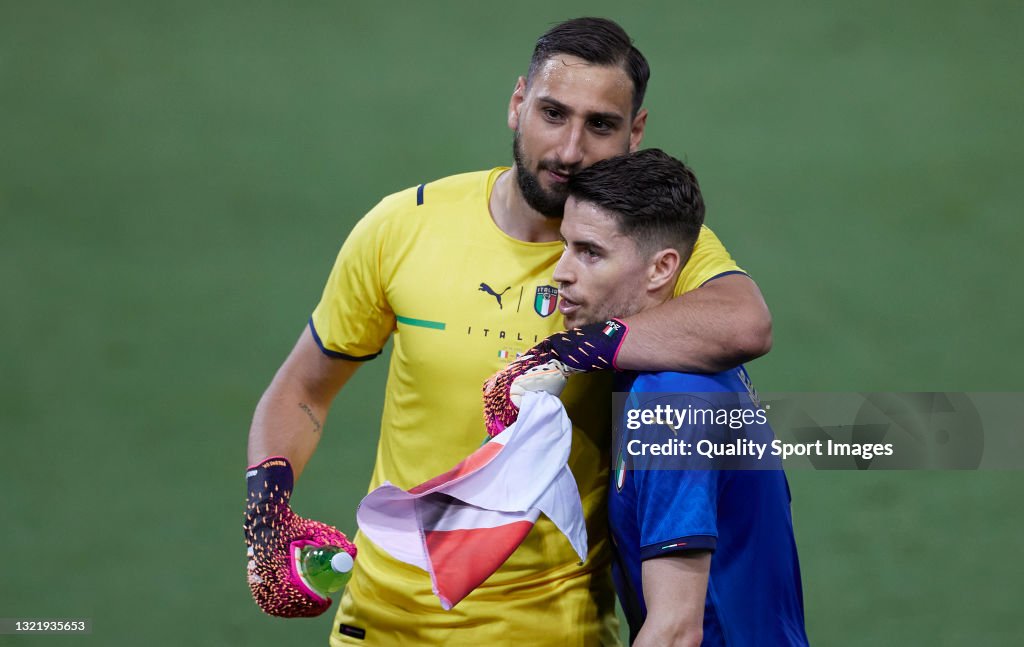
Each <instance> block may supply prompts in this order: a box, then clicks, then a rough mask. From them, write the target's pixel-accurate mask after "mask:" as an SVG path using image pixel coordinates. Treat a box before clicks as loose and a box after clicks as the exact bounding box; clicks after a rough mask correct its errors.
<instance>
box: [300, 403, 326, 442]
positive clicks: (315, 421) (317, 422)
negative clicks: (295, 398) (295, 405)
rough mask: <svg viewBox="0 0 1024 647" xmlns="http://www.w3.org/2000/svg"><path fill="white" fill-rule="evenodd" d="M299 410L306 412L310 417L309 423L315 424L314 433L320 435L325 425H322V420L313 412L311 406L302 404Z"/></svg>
mask: <svg viewBox="0 0 1024 647" xmlns="http://www.w3.org/2000/svg"><path fill="white" fill-rule="evenodd" d="M299 408H300V409H302V410H303V411H304V412H305V414H306V415H307V416H308V417H309V421H310V422H312V423H313V433H317V434H318V433H320V429H321V427H323V425H322V424H320V420H319V419H318V418H317V417H316V414H315V413H313V410H312V409H310V408H309V405H308V404H306V403H305V402H300V403H299Z"/></svg>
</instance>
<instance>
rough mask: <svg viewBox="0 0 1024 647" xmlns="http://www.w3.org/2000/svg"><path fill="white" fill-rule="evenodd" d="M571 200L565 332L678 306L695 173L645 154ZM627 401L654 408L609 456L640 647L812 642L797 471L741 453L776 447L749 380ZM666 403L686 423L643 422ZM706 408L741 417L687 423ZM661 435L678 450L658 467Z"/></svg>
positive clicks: (573, 189)
mask: <svg viewBox="0 0 1024 647" xmlns="http://www.w3.org/2000/svg"><path fill="white" fill-rule="evenodd" d="M568 193H569V197H568V200H567V202H566V204H565V214H564V218H563V220H562V225H561V234H562V238H563V240H564V243H565V250H564V252H563V254H562V257H561V259H560V260H559V262H558V264H557V266H556V268H555V272H554V279H555V281H556V282H557V283H558V285H559V310H560V311H561V313H562V315H563V317H564V319H565V325H566V328H575V327H578V326H582V325H587V324H595V323H601V322H606V323H607V326H608V329H611V328H614V327H616V326H624V325H625V324H624V323H623V322H622V321H620V320H619V319H616V317H629V316H632V315H635V314H637V313H639V312H642V311H643V310H645V309H647V308H650V307H653V306H656V305H658V304H660V303H662V302H664V301H665V300H667V299H669V298H671V297H672V287H673V285H674V284H675V282H676V277H677V276H678V274H679V271H680V269H681V268H682V267H683V265H684V264H685V263H686V260H687V258H688V256H689V254H690V250H691V249H692V246H693V243H694V241H695V240H696V238H697V235H698V233H699V232H700V229H701V226H702V224H703V221H704V211H705V207H704V201H703V198H702V196H701V193H700V187H699V186H698V183H697V179H696V177H695V176H694V174H693V172H692V171H691V170H690V169H689V168H687V167H686V166H685V165H684V164H683V163H682V162H680V161H679V160H676V159H674V158H672V157H670V156H669V155H666V154H665V153H663V152H661V151H659V150H656V149H648V150H643V151H639V152H636V153H631V154H628V155H623V156H620V157H615V158H612V159H609V160H605V161H602V162H598V163H596V164H594V165H593V166H591V167H589V168H588V169H585V170H583V171H580V172H579V173H578V174H576V175H574V176H573V177H572V178H571V179H570V180H569V183H568ZM616 391H617V392H626V394H627V395H626V396H625V397H626V398H627V403H626V406H625V407H624V410H625V409H626V408H628V409H632V410H633V411H641V412H642V411H644V410H647V411H651V412H652V415H649V416H647V420H644V421H643V422H644V424H641V416H633V417H632V418H631V420H629V421H627V422H628V423H630V424H627V425H625V426H624V432H623V433H617V434H616V438H615V443H616V446H613V447H612V457H613V461H614V464H613V466H612V467H613V469H612V472H611V487H610V490H609V493H610V494H609V522H610V525H611V532H612V537H613V540H614V545H615V549H616V559H615V564H614V576H615V584H616V589H617V591H618V594H619V599H620V602H621V603H622V606H623V609H624V610H625V612H626V616H627V619H628V620H629V625H630V637H631V641H632V643H633V645H637V646H640V645H644V646H646V645H658V646H664V645H755V644H756V645H806V644H807V636H806V633H805V630H804V613H803V598H802V593H801V587H800V569H799V564H798V561H797V552H796V544H795V542H794V538H793V525H792V517H791V513H790V498H789V487H788V484H787V481H786V476H785V473H784V472H783V471H782V470H781V464H780V462H779V461H778V459H777V458H775V459H773V458H772V457H771V455H770V452H765V453H764V454H762V455H760V456H758V455H757V454H756V452H755V453H753V455H752V456H750V457H746V458H744V457H738V456H736V455H735V454H736V453H739V452H741V451H742V452H745V451H746V450H747V449H748V448H752V447H755V446H758V445H760V446H761V447H764V446H766V445H767V446H770V439H771V437H772V432H771V429H770V428H769V427H768V425H767V423H766V421H765V419H764V418H763V410H762V411H760V413H758V411H759V407H758V405H757V400H756V395H755V393H754V391H753V388H752V386H751V385H750V380H749V377H748V376H747V374H746V371H745V370H744V369H743V367H742V366H738V367H735V368H733V369H730V370H726V371H723V372H720V373H713V374H696V373H678V372H637V371H620V372H617V373H616ZM664 403H669V404H670V405H671V413H670V409H669V407H668V406H663V407H662V410H661V413H662V414H665V415H666V416H668V415H672V414H674V416H675V417H674V418H666V419H664V420H657V421H655V422H657V423H660V424H647V423H650V422H652V421H653V420H654V418H656V417H657V416H656V415H654V414H655V413H657V406H656V405H657V404H664ZM697 410H709V411H717V412H722V411H727V412H728V413H729V415H728V416H726V418H725V419H724V420H725V422H724V424H716V421H715V420H711V421H709V422H698V421H696V420H695V417H694V416H691V418H689V419H687V418H686V415H687V414H692V413H693V412H694V411H697ZM734 413H739V414H741V415H739V416H736V415H732V414H734ZM717 422H718V423H722V422H723V419H720V420H718V421H717ZM631 428H632V429H631ZM659 429H660V430H662V431H659ZM666 429H668V430H670V431H671V432H672V433H667V434H666V433H664V430H666ZM659 434H660V435H659ZM726 437H728V442H726V440H727V438H726ZM655 440H657V441H658V442H660V441H663V440H670V441H672V442H669V443H666V444H664V445H662V447H663V448H671V447H674V448H676V449H675V450H673V451H676V452H678V454H679V455H677V456H672V455H668V456H665V455H661V456H651V455H650V453H649V452H648V451H646V450H645V449H644V448H645V447H647V448H648V449H649V448H650V446H651V445H652V444H655V442H654V441H655ZM701 441H703V442H701ZM680 443H682V444H680ZM687 443H688V444H689V445H688V446H689V450H688V452H689V457H688V458H687V457H684V456H682V455H683V454H686V453H687V449H686V448H687ZM698 443H700V444H701V446H702V449H703V451H701V452H700V453H699V455H698V452H697V451H696V450H695V445H697V444H698ZM679 448H682V449H679ZM712 448H715V449H717V450H721V452H722V453H730V452H731V454H732V455H731V456H730V458H729V460H728V462H721V461H720V460H715V459H714V456H716V454H715V453H714V452H713V449H712ZM658 451H659V453H661V452H664V449H661V450H658ZM667 453H669V454H671V453H672V452H667ZM701 461H703V464H702V463H701ZM723 468H727V469H723ZM735 468H741V469H735Z"/></svg>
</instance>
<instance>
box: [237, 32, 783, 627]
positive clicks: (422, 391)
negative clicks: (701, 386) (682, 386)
mask: <svg viewBox="0 0 1024 647" xmlns="http://www.w3.org/2000/svg"><path fill="white" fill-rule="evenodd" d="M648 77H649V68H648V64H647V61H646V60H645V58H644V57H643V55H642V54H641V53H640V52H639V51H638V50H637V49H636V48H635V47H634V46H633V44H632V41H631V40H630V38H629V36H628V35H627V34H626V33H625V32H624V31H623V30H622V28H621V27H619V25H617V24H616V23H614V22H612V21H609V20H604V19H598V18H580V19H575V20H569V21H566V22H563V23H561V24H558V25H556V26H554V27H552V28H551V29H550V30H548V31H547V32H546V33H545V34H543V35H542V36H541V37H540V39H539V40H538V41H537V43H536V46H535V49H534V52H533V57H532V59H531V61H530V66H529V69H528V71H527V74H526V75H525V76H523V77H520V78H519V79H518V81H517V82H516V85H515V89H514V91H513V93H512V96H511V99H510V101H509V105H508V126H509V128H510V129H511V130H512V131H513V144H514V146H513V152H514V161H513V164H512V166H511V168H505V167H497V168H493V169H489V170H484V171H479V172H474V173H466V174H463V175H455V176H451V177H447V178H442V179H437V180H429V179H428V181H425V182H423V183H422V184H420V185H418V186H415V187H411V188H409V189H407V190H404V191H400V192H398V193H395V194H393V195H390V196H388V197H386V198H384V199H383V200H382V201H381V202H380V203H379V204H378V205H377V206H376V207H374V208H373V209H372V210H371V211H370V212H369V213H368V214H366V216H365V217H364V218H363V219H362V220H361V221H360V222H359V224H357V225H356V227H355V228H354V229H353V231H352V232H351V234H350V235H349V237H348V239H347V240H346V241H345V243H344V245H343V246H342V248H341V251H340V253H339V254H338V257H337V260H336V263H335V266H334V268H333V270H332V271H331V273H330V275H329V277H328V279H327V283H326V286H325V288H324V291H323V295H322V297H321V300H320V302H319V304H318V305H317V306H316V308H315V309H314V310H313V313H312V316H311V317H310V319H309V322H308V325H307V326H306V328H305V330H304V331H303V332H302V334H301V336H300V337H299V340H298V342H297V344H296V345H295V348H294V349H293V351H292V352H291V354H290V355H289V357H288V358H287V360H285V362H284V364H283V366H282V367H281V368H280V370H279V371H278V372H277V375H276V376H275V377H274V379H273V381H272V383H271V385H270V387H269V388H268V389H267V391H266V393H265V394H264V395H263V397H262V399H261V400H260V403H259V405H258V406H257V409H256V413H255V416H254V419H253V424H252V428H251V430H250V434H249V449H248V457H249V463H250V465H251V466H252V467H251V469H250V472H249V473H250V475H251V476H250V481H251V483H250V485H251V487H250V488H249V494H250V501H249V506H248V511H247V514H246V521H245V524H246V538H247V541H248V543H249V547H250V549H251V550H250V553H251V555H252V558H251V559H250V562H249V583H250V587H251V588H252V590H253V594H254V597H255V598H256V600H257V602H258V603H259V604H260V606H261V608H263V610H264V611H266V612H268V613H273V614H276V615H285V616H295V615H315V614H317V613H321V612H322V611H323V610H324V609H326V608H327V606H329V604H330V602H329V601H327V600H326V599H322V598H321V599H318V598H314V597H310V596H309V595H308V592H306V591H303V590H302V589H301V587H296V586H295V582H294V580H293V579H292V578H291V577H289V574H288V573H287V572H284V571H285V570H287V569H289V568H290V564H289V560H288V559H287V558H286V557H283V556H282V551H284V550H286V549H287V546H289V545H291V544H293V543H294V542H302V541H313V542H322V541H330V540H334V541H338V542H340V541H341V540H342V539H343V536H339V535H340V533H338V534H337V535H335V534H334V533H336V532H337V531H336V530H334V529H333V528H331V527H330V526H326V525H324V524H320V523H317V522H312V521H309V520H306V519H303V518H302V517H300V516H298V515H296V514H295V513H293V512H292V510H291V498H292V496H291V495H292V487H291V486H292V482H293V480H298V478H299V476H300V474H301V472H302V469H303V468H304V467H305V466H306V464H307V462H308V461H309V459H310V458H311V456H312V455H313V452H314V450H315V449H316V446H317V442H318V441H319V439H320V432H321V428H322V426H323V424H324V422H325V419H326V417H327V412H328V409H329V408H330V406H331V402H332V401H333V399H334V397H335V395H336V394H337V393H338V391H339V390H340V389H341V388H342V387H343V385H344V384H345V383H346V381H347V380H348V379H349V378H350V377H351V376H352V374H353V373H354V372H355V370H356V369H357V368H358V367H359V366H360V365H361V364H362V362H365V361H368V360H371V359H373V358H374V357H376V356H377V355H378V354H380V352H381V349H382V348H383V346H384V344H385V342H386V341H387V339H388V338H389V337H393V339H394V350H393V353H392V356H391V364H390V369H389V374H388V382H387V387H386V394H385V402H384V411H383V414H382V421H381V431H380V441H379V445H378V450H377V459H376V462H375V465H374V471H373V477H372V480H371V482H370V484H369V486H370V488H373V487H376V486H378V485H380V484H381V483H383V482H384V481H390V482H391V483H394V484H395V485H397V486H398V487H401V488H409V487H411V486H413V485H416V484H418V483H421V482H423V481H425V480H427V479H428V478H430V477H433V476H435V475H437V474H439V473H441V472H443V471H445V470H447V469H448V468H450V467H452V466H453V465H455V464H456V463H458V462H459V461H460V460H461V459H463V458H465V457H466V456H467V455H469V454H470V453H471V452H472V451H473V450H474V449H476V448H477V447H478V446H479V444H480V441H481V438H483V437H484V433H485V427H484V423H483V415H482V411H481V405H480V385H481V384H482V382H483V381H484V380H485V379H486V378H487V377H488V376H489V375H491V374H493V373H495V372H496V371H498V370H499V369H501V368H503V367H504V366H505V365H506V364H507V363H508V362H509V361H511V360H513V359H515V358H516V356H517V354H519V353H522V352H524V351H526V350H527V349H529V348H531V347H533V346H535V345H536V344H538V343H539V342H541V341H542V340H544V339H545V338H546V337H548V336H550V335H552V334H554V333H556V332H557V331H559V330H560V329H561V318H560V317H559V316H558V315H557V313H558V306H559V303H558V291H557V288H556V287H555V283H554V282H553V281H552V271H553V269H554V266H555V264H556V262H557V261H558V259H559V256H560V255H561V252H562V243H561V241H560V238H559V225H560V222H561V216H562V209H563V206H564V203H565V198H566V190H565V185H566V182H567V181H568V179H569V178H570V177H572V175H573V174H574V173H576V172H578V171H579V170H581V169H584V168H586V167H588V166H590V165H591V164H593V163H595V162H597V161H599V160H602V159H606V158H609V157H612V156H615V155H618V154H621V153H625V152H627V151H633V150H636V149H637V147H638V146H639V145H640V142H641V140H642V139H643V135H644V128H645V126H646V123H647V111H646V110H645V109H644V108H643V107H642V104H643V97H644V92H645V89H646V85H647V80H648ZM674 294H675V295H676V296H675V298H673V299H671V300H669V301H668V302H666V303H665V304H663V305H661V306H658V307H655V308H651V309H650V310H646V311H644V312H643V313H641V314H639V315H637V316H635V317H630V318H627V319H626V320H625V321H626V323H627V324H628V327H629V328H628V329H629V333H628V335H626V334H625V330H622V331H615V336H614V338H613V339H612V340H611V342H610V345H606V352H607V353H609V355H608V356H607V357H597V358H595V360H594V362H593V363H592V364H588V365H587V368H590V369H593V372H591V373H587V374H585V375H580V376H577V377H575V378H574V379H573V380H571V381H570V384H569V386H568V388H567V389H566V390H565V392H564V393H563V394H562V400H563V402H564V404H565V406H566V408H567V410H568V413H569V416H570V418H571V419H572V421H573V424H574V430H573V448H572V455H571V456H570V459H569V464H570V467H571V469H572V472H573V474H574V475H575V477H576V480H577V485H578V487H579V491H580V495H581V498H582V502H583V507H584V513H585V515H586V521H587V531H588V534H589V536H590V553H589V555H588V558H587V560H586V561H585V562H584V563H583V564H579V563H578V558H577V557H576V556H575V553H574V552H573V549H572V547H571V546H570V545H569V543H568V542H567V541H566V539H565V537H564V536H562V535H561V533H559V532H558V531H557V530H556V529H555V527H554V526H553V525H552V524H551V523H550V522H549V521H547V520H546V519H543V518H542V519H540V520H539V521H538V523H537V524H536V526H535V527H534V529H533V530H532V531H531V532H530V534H529V535H528V536H527V538H526V539H525V541H524V542H523V544H522V546H521V547H520V548H519V549H518V550H517V551H516V552H515V553H514V554H513V555H512V557H511V558H510V559H509V560H508V561H507V562H506V563H505V565H504V566H503V567H502V568H500V569H499V570H498V571H497V572H496V573H495V574H494V575H493V576H492V577H491V578H490V579H488V580H487V581H486V582H484V584H483V585H481V586H480V587H479V588H478V589H477V590H475V591H474V592H473V593H472V594H470V595H469V596H468V597H467V598H466V599H465V600H463V601H462V602H460V603H459V604H458V605H457V606H456V607H455V608H454V609H452V610H450V611H445V610H443V609H442V608H441V606H440V604H439V603H438V601H437V598H436V597H435V596H434V595H433V594H432V592H431V582H430V577H429V576H428V574H427V573H425V572H423V571H421V570H419V569H416V568H414V567H411V566H408V565H406V564H403V563H401V562H398V561H396V560H394V559H392V558H391V557H389V556H388V555H387V554H385V553H383V552H382V551H381V550H379V549H378V548H377V547H375V546H374V545H373V544H372V543H370V542H369V541H367V540H366V538H365V537H362V536H360V535H358V534H357V535H356V536H355V538H354V542H355V545H356V547H357V548H358V557H357V558H356V562H355V568H354V569H353V574H352V579H351V580H350V582H349V584H348V586H347V588H346V589H345V592H344V594H343V596H342V598H341V602H340V605H339V609H338V612H337V616H336V618H335V621H334V623H333V625H332V628H331V634H330V642H331V644H332V645H335V646H338V645H347V644H353V645H388V646H390V645H480V644H485V645H500V644H511V643H515V644H522V645H601V644H617V643H618V637H617V633H618V629H617V622H616V620H615V612H614V602H615V597H614V591H613V588H612V584H611V577H610V573H609V563H610V550H609V542H608V537H607V528H606V526H607V518H606V512H605V501H606V495H607V484H608V464H609V447H610V443H611V438H610V426H611V425H610V420H609V407H608V406H607V404H606V403H607V402H608V401H609V399H610V388H611V387H610V384H611V379H610V371H607V370H602V369H609V368H611V365H612V364H614V365H615V366H618V367H622V368H627V369H644V370H658V369H664V370H677V371H697V372H700V371H717V370H720V369H723V368H726V367H729V366H734V365H736V364H738V363H740V362H744V361H748V360H750V359H753V358H754V357H757V356H759V355H762V354H764V353H765V352H767V351H768V349H769V347H770V345H771V320H770V316H769V313H768V310H767V307H766V306H765V304H764V301H763V300H762V298H761V294H760V292H759V290H758V288H757V286H756V285H755V283H754V282H753V281H752V280H751V279H750V278H749V277H748V276H747V275H746V274H745V273H744V272H743V271H742V270H741V269H740V268H739V267H738V266H737V265H736V264H735V263H734V262H733V260H732V258H730V256H729V254H728V253H727V252H726V250H725V248H724V247H723V246H722V244H721V243H720V242H719V240H718V239H717V238H716V237H715V235H714V234H713V233H712V232H711V231H710V230H709V229H707V228H704V229H702V230H701V232H700V236H699V238H698V240H697V242H696V246H695V249H694V251H693V254H692V256H691V258H690V260H689V262H688V263H687V264H686V266H685V268H684V269H683V271H682V272H681V274H680V277H679V280H678V282H677V283H676V286H675V290H674ZM598 332H599V333H600V332H601V331H598ZM602 362H603V364H602ZM496 406H498V408H499V409H500V408H501V405H500V404H499V405H496ZM338 426H339V430H338V433H343V434H347V433H354V432H353V431H352V430H349V429H345V428H344V426H343V425H338ZM267 461H270V463H267ZM522 477H523V478H524V479H527V478H529V475H528V474H524V475H522ZM253 479H255V481H253ZM275 488H276V489H275ZM268 492H284V493H286V494H285V495H284V496H281V495H278V496H276V497H273V498H271V499H269V500H268V496H269V494H268ZM270 504H272V505H270ZM268 514H269V515H270V518H268ZM352 552H355V549H353V550H352ZM465 558H466V559H467V560H472V559H473V556H472V555H467V556H466V557H465Z"/></svg>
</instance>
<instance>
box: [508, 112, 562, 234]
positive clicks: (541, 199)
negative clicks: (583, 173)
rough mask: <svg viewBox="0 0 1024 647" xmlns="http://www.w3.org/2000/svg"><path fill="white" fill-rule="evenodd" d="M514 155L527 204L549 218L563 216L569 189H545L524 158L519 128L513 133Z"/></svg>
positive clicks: (517, 175) (540, 165)
mask: <svg viewBox="0 0 1024 647" xmlns="http://www.w3.org/2000/svg"><path fill="white" fill-rule="evenodd" d="M512 157H513V159H515V161H516V181H517V183H518V185H519V192H520V193H522V194H523V198H524V199H525V200H526V204H528V205H530V208H531V209H533V210H534V211H536V212H538V213H540V214H541V215H543V216H545V217H547V218H561V217H562V214H563V213H565V200H566V198H567V197H568V196H569V192H568V190H566V189H565V188H564V185H563V186H560V187H559V189H561V190H558V189H556V190H554V191H550V192H548V191H545V190H544V187H542V186H541V185H540V179H538V178H537V176H536V175H534V174H533V173H531V172H530V170H529V169H528V168H527V167H526V164H525V162H524V160H523V151H522V148H521V147H520V145H519V130H518V129H517V130H516V131H515V133H514V134H513V135H512ZM548 166H549V165H548V164H546V163H544V162H542V163H540V164H539V165H538V169H539V170H543V169H545V168H547V167H548Z"/></svg>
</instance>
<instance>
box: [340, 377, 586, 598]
mask: <svg viewBox="0 0 1024 647" xmlns="http://www.w3.org/2000/svg"><path fill="white" fill-rule="evenodd" d="M571 447H572V425H571V423H570V422H569V418H568V416H566V415H565V409H564V408H563V407H562V403H561V401H560V400H559V399H558V398H556V397H555V396H553V395H550V394H548V393H534V392H530V393H527V394H525V395H524V396H523V403H522V407H521V409H520V412H519V419H518V420H517V421H516V422H515V423H514V424H513V425H512V426H511V427H509V428H508V429H506V430H505V431H503V432H502V433H500V434H498V435H497V436H495V437H494V438H491V439H490V440H489V441H488V442H487V443H485V444H484V445H483V446H481V447H480V449H478V450H476V451H475V452H473V453H472V454H470V455H469V456H468V457H467V458H466V459H465V460H463V461H462V462H461V463H459V464H458V465H456V466H455V467H453V468H452V469H450V470H448V471H447V472H445V473H444V474H440V475H438V476H436V477H434V478H432V479H430V480H429V481H426V482H424V483H422V484H420V485H417V486H416V487H414V488H412V489H410V490H403V489H401V488H399V487H397V486H395V485H393V484H391V483H388V482H385V483H384V484H383V485H381V486H380V487H378V488H377V489H375V490H374V491H373V492H370V493H369V494H368V495H366V497H365V498H364V499H363V500H362V502H361V503H360V504H359V509H358V510H357V511H356V521H357V522H358V524H359V530H360V531H361V532H363V533H364V534H365V535H366V536H367V537H368V538H369V539H370V541H372V542H373V543H375V544H376V545H377V546H379V547H380V548H382V549H384V550H385V551H387V552H388V553H389V554H390V555H391V556H392V557H394V558H395V559H398V560H400V561H403V562H406V563H407V564H412V565H413V566H417V567H419V568H421V569H423V570H424V571H427V572H428V573H429V574H430V580H431V583H432V585H433V590H434V593H435V594H436V595H437V597H438V598H439V599H440V601H441V606H442V607H443V608H444V609H451V608H452V607H454V606H455V605H456V604H458V603H459V601H460V600H462V599H463V598H464V597H466V596H467V595H468V594H469V593H470V592H471V591H472V590H473V589H475V588H476V587H478V586H480V585H481V584H483V582H484V581H485V580H486V579H487V578H488V577H490V576H491V574H493V573H494V571H496V570H498V568H499V567H500V566H501V565H502V564H504V563H505V560H507V559H508V558H509V556H510V555H511V554H512V553H513V552H514V551H515V549H516V548H517V547H518V546H519V544H520V543H522V541H523V539H525V538H526V535H527V534H528V533H529V532H530V529H531V528H533V524H534V523H535V522H536V521H537V517H538V516H540V514H541V513H543V514H545V515H547V517H548V518H549V519H551V521H552V522H554V524H555V526H556V527H558V529H559V530H561V531H562V532H563V533H564V534H565V536H566V537H567V538H568V540H569V543H570V544H571V545H572V547H573V549H574V550H575V551H576V554H577V555H578V556H579V558H580V561H581V562H582V561H583V560H585V559H586V555H587V529H586V524H585V523H584V520H583V506H582V504H581V502H580V493H579V490H578V489H577V488H576V481H575V479H573V476H572V472H570V471H569V466H568V464H567V461H568V460H569V450H570V449H571ZM527 475H528V476H527Z"/></svg>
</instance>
